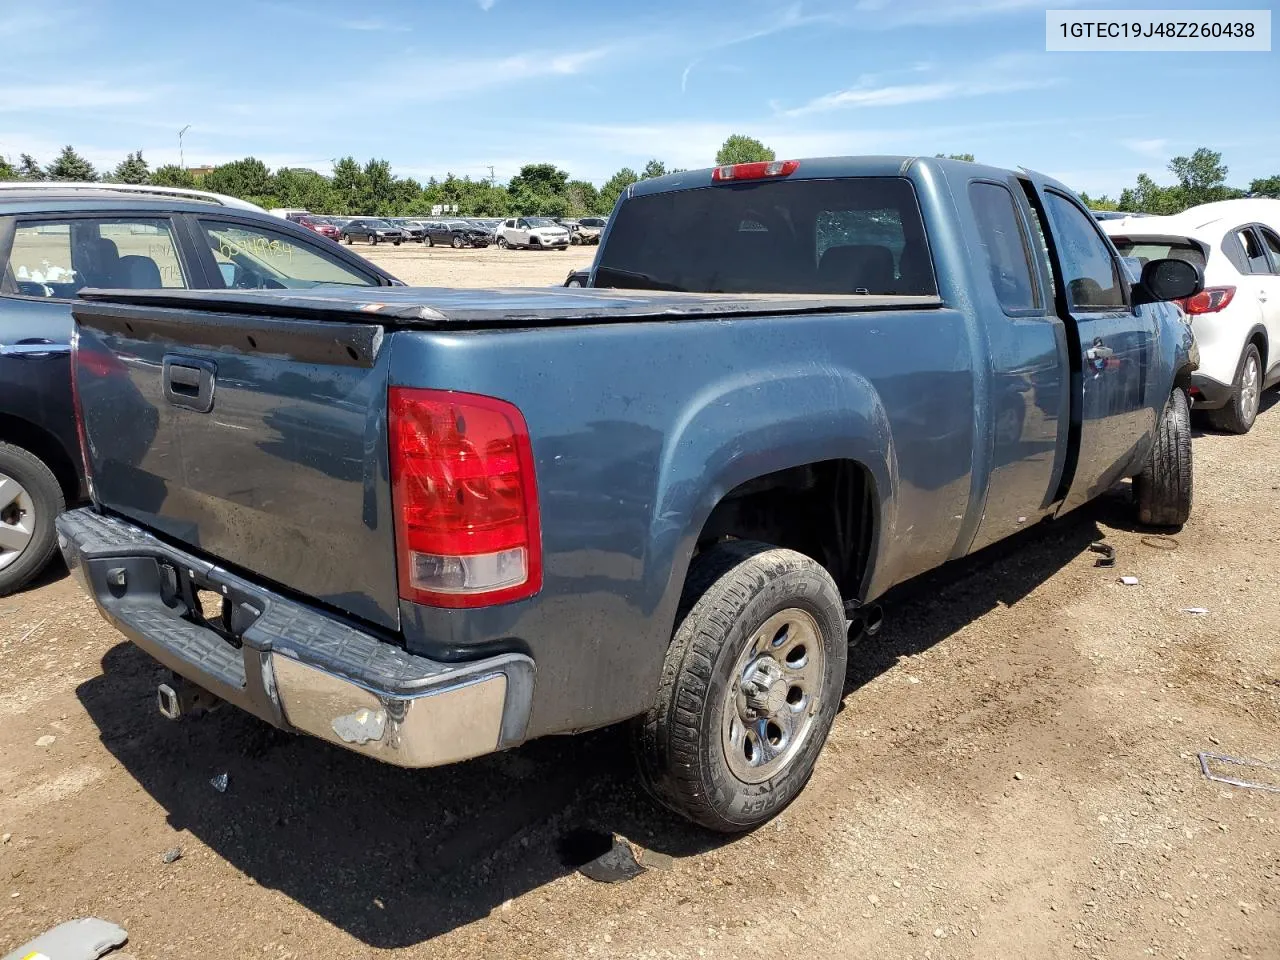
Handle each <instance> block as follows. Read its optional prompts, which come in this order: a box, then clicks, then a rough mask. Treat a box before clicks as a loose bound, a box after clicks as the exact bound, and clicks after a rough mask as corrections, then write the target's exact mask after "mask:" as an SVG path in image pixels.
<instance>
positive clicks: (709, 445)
mask: <svg viewBox="0 0 1280 960" xmlns="http://www.w3.org/2000/svg"><path fill="white" fill-rule="evenodd" d="M839 459H848V460H853V461H855V462H857V463H860V464H862V465H863V466H864V467H865V468H866V469H867V470H868V472H869V473H870V475H871V477H872V480H873V482H874V485H875V490H876V493H877V496H878V498H879V504H878V510H879V514H880V522H879V523H878V525H877V528H878V536H877V537H876V542H875V543H874V544H873V546H872V551H871V558H870V561H869V562H868V564H867V569H866V573H865V575H864V577H863V585H862V593H863V594H864V595H865V594H866V592H867V589H868V586H869V585H870V584H872V583H874V581H875V572H876V570H877V569H880V568H881V567H882V563H881V561H882V560H883V553H884V550H885V549H886V547H885V545H886V544H889V543H892V541H893V534H892V531H893V529H894V524H895V519H896V513H895V507H894V504H895V502H896V491H897V485H898V482H897V467H896V461H895V457H894V450H893V440H892V437H891V435H890V432H889V422H888V418H887V417H886V416H885V411H884V407H883V405H882V404H881V402H880V398H879V396H878V395H877V394H876V391H875V389H874V388H873V387H872V385H871V384H870V383H869V382H868V381H867V380H866V379H865V378H863V377H862V376H860V375H859V374H857V373H854V372H853V371H852V370H845V369H838V368H832V367H830V366H827V365H823V364H814V363H807V364H795V365H792V366H786V367H778V368H774V369H773V370H772V371H769V373H768V374H766V375H763V376H762V374H761V373H760V371H758V370H756V371H752V372H751V373H750V374H741V375H736V376H733V377H727V378H725V379H723V380H720V381H717V382H715V383H713V384H710V385H708V386H707V387H706V388H704V389H703V390H701V391H700V392H699V393H697V394H696V395H695V396H694V397H693V398H692V399H691V400H690V402H689V404H688V406H687V407H686V408H685V410H684V413H683V415H682V416H681V417H680V418H679V419H678V420H677V421H676V422H675V424H674V425H673V426H672V429H671V431H670V433H669V434H668V435H667V437H666V442H665V444H664V448H663V453H662V460H661V464H660V469H659V474H658V495H657V497H656V499H655V504H656V506H655V509H654V512H653V518H652V526H651V529H650V545H651V548H652V554H651V555H653V556H664V555H669V556H671V557H672V558H673V562H672V564H671V567H670V569H669V580H668V581H667V582H666V584H665V586H663V587H662V593H661V595H662V601H661V603H660V608H659V611H658V616H657V618H656V621H657V622H658V623H661V624H664V625H666V626H667V627H669V628H670V629H667V630H666V631H665V634H664V635H665V637H666V638H669V637H670V635H671V629H674V621H675V614H676V609H677V607H678V605H679V600H680V594H681V592H682V591H683V588H684V581H685V577H686V575H687V573H688V570H689V564H690V561H691V559H692V556H693V551H694V548H695V547H696V546H697V542H698V536H699V534H700V533H701V531H702V528H703V526H704V524H705V523H706V521H707V518H708V517H709V516H710V515H711V511H712V510H713V509H714V508H715V506H716V504H717V503H719V501H720V500H721V499H722V498H723V497H724V496H725V494H727V493H728V492H729V491H731V490H733V489H734V488H735V487H737V486H739V485H740V484H742V483H745V482H747V481H748V480H753V479H755V478H757V477H761V476H764V475H766V474H769V473H774V472H776V471H779V470H785V469H788V468H791V467H798V466H803V465H805V464H810V463H817V462H820V461H824V460H839Z"/></svg>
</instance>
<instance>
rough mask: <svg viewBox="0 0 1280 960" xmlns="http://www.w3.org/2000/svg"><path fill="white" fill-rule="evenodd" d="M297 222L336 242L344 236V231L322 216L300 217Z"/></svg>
mask: <svg viewBox="0 0 1280 960" xmlns="http://www.w3.org/2000/svg"><path fill="white" fill-rule="evenodd" d="M297 223H298V225H299V226H301V227H306V228H307V229H308V230H314V231H315V232H316V233H318V234H320V235H321V236H322V237H328V238H329V239H330V240H333V241H335V242H337V241H338V240H339V239H340V238H341V237H342V231H341V230H339V229H338V228H337V227H336V226H334V225H333V224H332V223H330V222H329V221H328V220H325V219H324V218H322V217H299V218H298V220H297Z"/></svg>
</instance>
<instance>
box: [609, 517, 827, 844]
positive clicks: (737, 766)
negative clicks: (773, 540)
mask: <svg viewBox="0 0 1280 960" xmlns="http://www.w3.org/2000/svg"><path fill="white" fill-rule="evenodd" d="M680 609H681V611H682V613H681V615H680V617H679V618H678V620H677V626H676V631H675V636H674V637H673V639H672V641H671V646H670V647H669V648H668V650H667V656H666V662H665V664H664V666H663V671H662V680H661V683H660V686H659V689H658V696H657V700H656V702H655V703H654V705H653V706H652V707H651V708H650V709H649V711H648V713H646V714H645V715H643V716H642V717H640V718H638V719H637V720H636V721H635V723H634V726H633V733H634V744H635V748H636V756H637V759H638V761H639V767H640V776H641V779H642V781H643V782H644V784H645V786H646V787H647V788H648V789H649V791H650V792H651V793H652V794H653V795H654V796H655V797H656V798H657V799H658V800H659V801H660V802H661V803H663V804H665V805H666V806H667V807H670V808H671V809H672V810H675V811H676V812H678V813H681V814H683V815H684V816H686V817H688V818H689V819H691V820H693V821H695V822H696V823H699V824H701V825H702V826H704V827H708V828H710V829H712V830H718V831H722V832H726V833H729V832H738V831H742V830H749V829H751V828H752V827H755V826H758V825H760V824H761V823H764V822H765V821H767V820H768V819H770V818H771V817H773V816H775V815H776V814H777V813H779V812H780V811H781V810H782V809H783V808H784V807H785V806H786V805H787V804H789V803H790V802H791V801H792V800H794V799H795V798H796V796H797V795H798V794H799V793H800V791H801V790H802V789H803V788H804V785H805V784H806V783H807V782H808V780H809V776H810V774H812V772H813V765H814V762H815V761H816V760H817V757H818V753H819V752H820V751H821V750H822V745H823V744H824V743H825V742H826V739H827V733H828V732H829V731H830V729H831V723H832V720H833V719H834V718H835V715H836V709H837V708H838V707H839V705H840V695H841V691H842V688H843V684H844V677H845V661H846V659H847V656H848V641H847V638H846V624H845V618H844V604H843V602H842V601H841V598H840V591H839V590H838V589H837V587H836V584H835V581H834V580H832V579H831V575H830V574H829V573H827V571H826V570H824V569H823V568H822V567H821V566H820V565H819V564H818V563H817V562H816V561H814V560H812V559H810V558H809V557H806V556H804V555H803V554H800V553H796V552H795V551H793V550H782V549H776V548H773V547H770V546H769V545H767V544H762V543H752V542H750V541H746V540H737V541H731V542H729V543H724V544H720V545H719V546H716V547H714V548H712V549H711V550H708V551H706V552H705V553H703V554H702V555H700V556H699V557H698V558H697V559H696V560H695V561H694V565H693V566H692V567H691V568H690V576H689V579H688V582H687V583H686V586H685V592H684V596H683V597H682V599H681V606H680Z"/></svg>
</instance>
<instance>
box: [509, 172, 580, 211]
mask: <svg viewBox="0 0 1280 960" xmlns="http://www.w3.org/2000/svg"><path fill="white" fill-rule="evenodd" d="M568 183H569V174H568V173H566V172H565V171H564V170H561V169H559V168H558V167H556V165H555V164H554V163H527V164H525V165H524V166H523V167H521V168H520V172H519V173H517V174H516V175H515V176H514V177H512V178H511V182H510V183H508V184H507V194H508V195H509V196H510V198H511V209H512V211H513V212H514V213H519V214H523V215H526V216H527V215H529V214H536V213H541V214H545V215H547V216H551V217H563V216H565V214H567V213H568V211H569V198H568V197H567V196H566V195H565V189H566V187H567V186H568Z"/></svg>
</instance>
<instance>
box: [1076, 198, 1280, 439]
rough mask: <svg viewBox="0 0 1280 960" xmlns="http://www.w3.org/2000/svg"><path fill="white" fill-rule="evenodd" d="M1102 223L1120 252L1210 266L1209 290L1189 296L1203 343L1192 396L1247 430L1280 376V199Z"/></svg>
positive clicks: (1231, 426) (1213, 416) (1212, 414)
mask: <svg viewBox="0 0 1280 960" xmlns="http://www.w3.org/2000/svg"><path fill="white" fill-rule="evenodd" d="M1100 226H1101V227H1102V229H1103V230H1105V231H1106V232H1107V234H1109V235H1110V237H1111V240H1112V242H1113V243H1115V245H1116V248H1117V249H1118V250H1119V251H1120V254H1121V256H1125V257H1137V258H1138V259H1139V260H1142V261H1144V262H1145V261H1147V260H1156V259H1159V258H1161V257H1175V258H1177V259H1180V260H1189V261H1191V262H1192V263H1195V264H1197V265H1198V266H1200V267H1202V268H1203V269H1204V282H1205V289H1204V292H1203V293H1198V294H1196V295H1195V296H1194V297H1191V298H1190V299H1188V300H1187V301H1186V302H1185V303H1184V304H1183V309H1185V310H1186V311H1187V313H1188V314H1190V315H1191V324H1192V327H1193V328H1194V329H1195V334H1196V343H1197V344H1198V345H1199V347H1200V369H1199V370H1198V371H1197V372H1196V373H1195V374H1193V375H1192V378H1191V391H1190V392H1191V398H1192V400H1193V401H1194V409H1196V410H1204V411H1206V412H1207V413H1208V416H1209V421H1210V423H1212V424H1213V425H1214V426H1215V427H1218V428H1219V429H1221V430H1226V431H1229V432H1231V433H1247V432H1248V431H1249V428H1250V427H1252V426H1253V421H1254V419H1255V418H1256V417H1257V415H1258V407H1259V404H1260V402H1261V399H1262V392H1263V391H1264V390H1266V389H1267V388H1268V387H1271V386H1273V385H1274V384H1276V383H1280V200H1266V199H1256V200H1223V201H1221V202H1219V203H1206V204H1202V205H1201V206H1198V207H1191V208H1190V209H1189V210H1184V211H1183V212H1182V213H1179V214H1175V215H1174V216H1170V217H1141V218H1139V217H1129V218H1126V219H1123V220H1104V221H1102V223H1101V224H1100Z"/></svg>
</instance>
